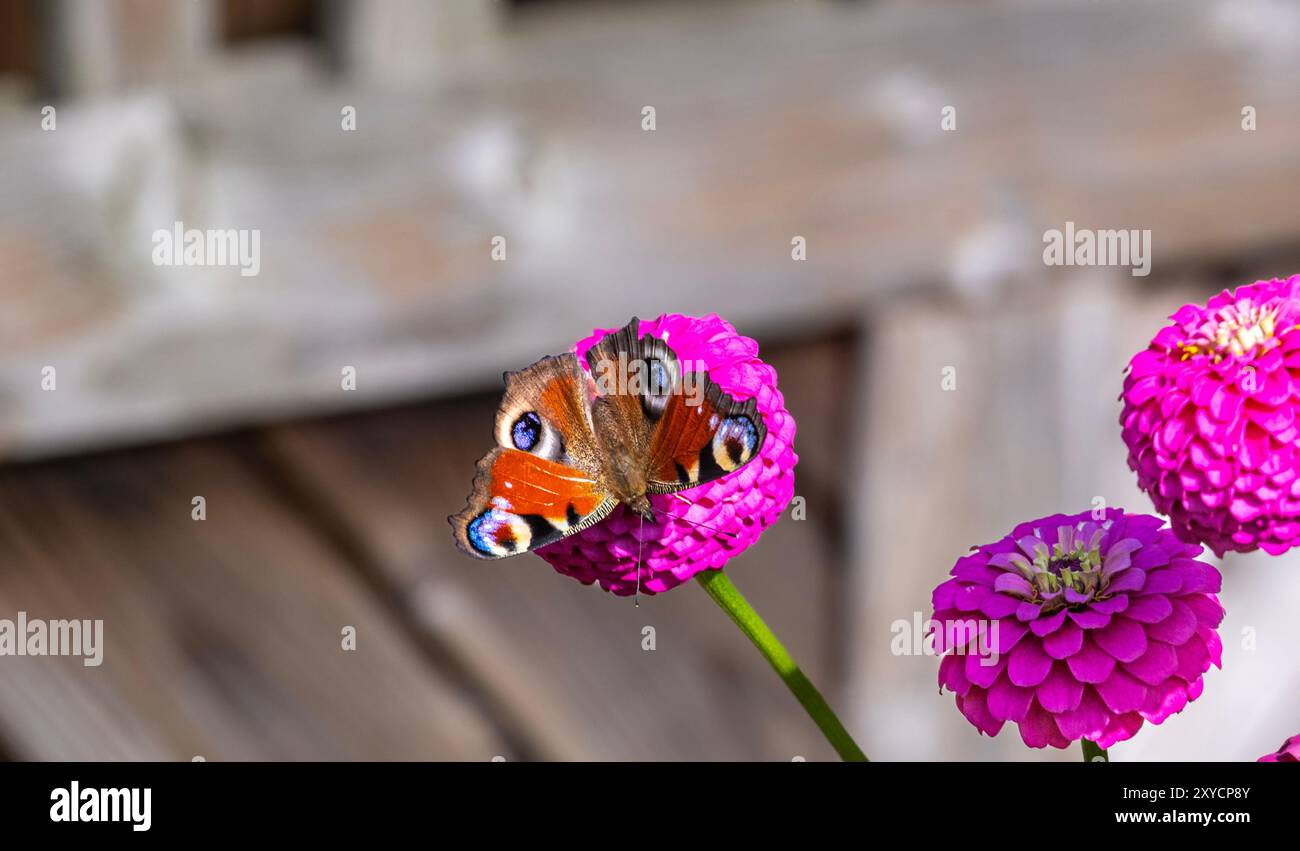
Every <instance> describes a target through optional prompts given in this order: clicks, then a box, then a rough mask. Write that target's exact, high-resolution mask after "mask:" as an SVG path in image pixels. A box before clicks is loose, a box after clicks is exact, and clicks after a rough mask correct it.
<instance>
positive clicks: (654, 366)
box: [646, 358, 672, 396]
mask: <svg viewBox="0 0 1300 851" xmlns="http://www.w3.org/2000/svg"><path fill="white" fill-rule="evenodd" d="M646 366H648V367H649V371H650V376H649V377H650V386H649V387H648V388H647V389H648V390H649V391H650V394H651V395H652V396H666V395H668V393H669V392H670V391H671V390H672V380H671V378H670V377H669V375H668V367H666V366H664V362H663V361H661V360H659V359H657V358H656V359H654V360H650V361H647V362H646Z"/></svg>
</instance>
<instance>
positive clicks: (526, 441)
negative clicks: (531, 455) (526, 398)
mask: <svg viewBox="0 0 1300 851" xmlns="http://www.w3.org/2000/svg"><path fill="white" fill-rule="evenodd" d="M541 436H542V418H541V417H539V416H537V414H534V413H533V412H532V411H528V412H527V413H525V414H522V415H521V416H520V417H519V419H517V420H515V424H514V425H513V426H511V427H510V439H511V440H513V441H514V444H515V448H516V449H522V450H523V451H525V452H529V451H531V450H532V448H533V447H534V446H536V445H537V441H538V439H539V438H540V437H541Z"/></svg>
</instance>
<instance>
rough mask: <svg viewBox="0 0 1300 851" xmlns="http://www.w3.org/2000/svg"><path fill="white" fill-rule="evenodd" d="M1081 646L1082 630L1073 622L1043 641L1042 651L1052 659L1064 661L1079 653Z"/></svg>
mask: <svg viewBox="0 0 1300 851" xmlns="http://www.w3.org/2000/svg"><path fill="white" fill-rule="evenodd" d="M1082 646H1083V630H1082V629H1080V628H1079V627H1078V625H1076V624H1075V623H1073V622H1070V623H1067V624H1065V625H1064V626H1062V627H1061V628H1060V629H1058V630H1057V631H1056V632H1054V633H1052V634H1051V635H1049V636H1047V637H1046V638H1044V639H1043V650H1044V652H1046V653H1047V655H1048V656H1051V657H1052V658H1053V659H1065V658H1067V657H1070V656H1073V655H1074V654H1075V653H1078V652H1079V648H1080V647H1082Z"/></svg>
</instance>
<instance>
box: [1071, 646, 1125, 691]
mask: <svg viewBox="0 0 1300 851" xmlns="http://www.w3.org/2000/svg"><path fill="white" fill-rule="evenodd" d="M1065 661H1066V664H1067V665H1069V666H1070V673H1072V674H1074V677H1075V679H1077V680H1080V681H1081V682H1085V683H1100V682H1103V681H1105V679H1106V678H1107V677H1109V676H1110V674H1111V671H1113V670H1115V657H1114V656H1111V655H1110V654H1109V653H1107V652H1105V651H1104V650H1102V649H1100V648H1099V647H1097V645H1096V644H1094V643H1093V642H1092V639H1091V638H1088V637H1085V638H1084V640H1083V647H1081V648H1080V649H1079V652H1078V653H1075V654H1074V655H1073V656H1071V657H1070V658H1069V659H1066V660H1065Z"/></svg>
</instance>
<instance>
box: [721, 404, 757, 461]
mask: <svg viewBox="0 0 1300 851" xmlns="http://www.w3.org/2000/svg"><path fill="white" fill-rule="evenodd" d="M717 439H718V440H719V441H720V443H721V446H722V449H723V451H725V452H726V453H727V455H728V457H729V458H730V460H731V463H732V464H733V465H738V464H742V463H744V462H745V461H748V460H749V458H750V456H752V455H753V454H754V450H755V449H756V448H757V446H756V444H757V443H758V429H757V428H756V427H755V426H754V423H753V421H751V420H750V419H749V417H746V416H734V417H727V418H726V419H725V420H723V421H722V428H720V429H718V433H717Z"/></svg>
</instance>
